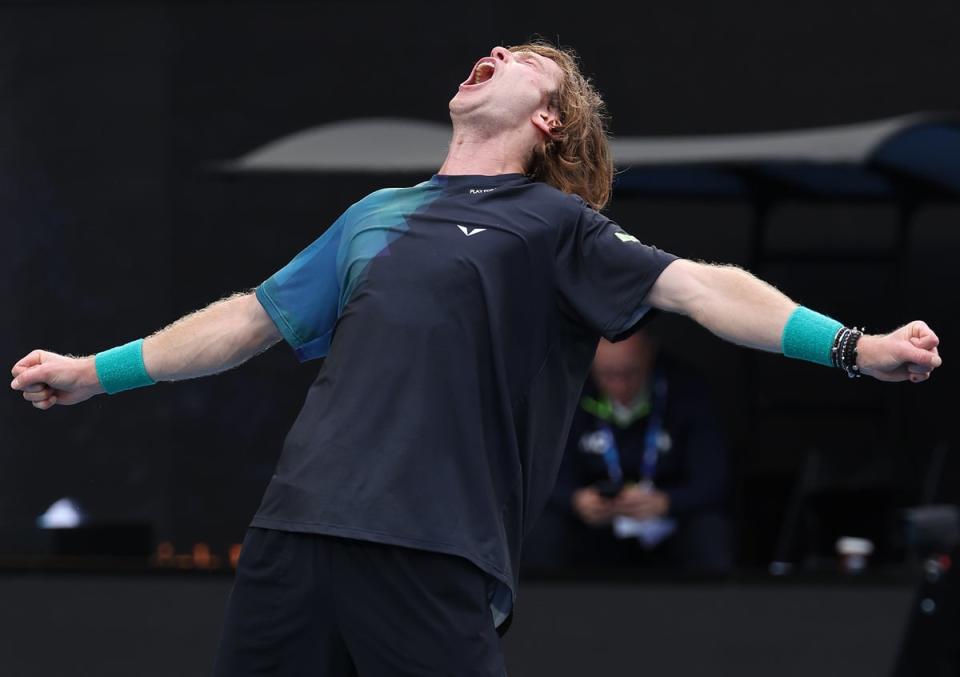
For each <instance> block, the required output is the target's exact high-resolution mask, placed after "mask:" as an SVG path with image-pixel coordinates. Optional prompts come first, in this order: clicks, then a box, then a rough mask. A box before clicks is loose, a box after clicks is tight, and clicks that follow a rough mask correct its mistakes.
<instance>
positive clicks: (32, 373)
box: [10, 292, 281, 409]
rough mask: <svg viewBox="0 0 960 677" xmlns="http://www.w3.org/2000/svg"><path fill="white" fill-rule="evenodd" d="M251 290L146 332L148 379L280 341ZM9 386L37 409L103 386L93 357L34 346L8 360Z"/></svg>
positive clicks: (199, 368) (209, 367)
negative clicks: (13, 362) (11, 362)
mask: <svg viewBox="0 0 960 677" xmlns="http://www.w3.org/2000/svg"><path fill="white" fill-rule="evenodd" d="M280 339H281V335H280V332H279V331H278V330H277V328H276V325H274V323H273V321H272V320H271V319H270V316H269V315H267V313H266V311H265V310H264V309H263V307H262V306H261V305H260V302H259V301H258V300H257V298H256V295H255V294H254V293H253V292H249V293H244V294H235V295H233V296H231V297H229V298H226V299H222V300H220V301H217V302H215V303H213V304H211V305H209V306H207V307H206V308H203V309H202V310H198V311H196V312H194V313H191V314H189V315H186V316H185V317H182V318H180V319H179V320H177V321H176V322H174V323H173V324H171V325H169V326H168V327H165V328H164V329H162V330H160V331H158V332H156V333H155V334H152V335H151V336H149V337H147V338H146V339H145V340H144V342H143V364H144V367H145V368H146V371H147V374H149V376H150V378H152V379H153V380H154V381H181V380H184V379H188V378H197V377H200V376H208V375H210V374H216V373H218V372H221V371H226V370H227V369H231V368H233V367H236V366H238V365H240V364H242V363H243V362H246V361H247V360H248V359H250V358H251V357H253V356H254V355H257V354H259V353H261V352H263V351H265V350H267V349H268V348H270V347H271V346H273V345H274V344H275V343H277V342H278V341H280ZM12 374H13V376H14V379H13V382H12V383H11V384H10V386H11V388H13V389H14V390H20V391H22V392H23V397H24V399H26V400H27V401H29V402H32V403H33V405H34V406H35V407H37V408H38V409H49V408H50V407H52V406H53V405H54V404H77V403H78V402H82V401H84V400H86V399H88V398H90V397H92V396H93V395H97V394H100V393H102V392H104V388H103V386H102V385H101V384H100V381H99V379H98V377H97V372H96V367H95V363H94V358H93V357H92V356H90V357H68V356H63V355H58V354H56V353H51V352H47V351H43V350H34V351H32V352H31V353H30V354H28V355H27V356H26V357H24V358H23V359H21V360H20V361H19V362H17V364H16V365H14V367H13V370H12Z"/></svg>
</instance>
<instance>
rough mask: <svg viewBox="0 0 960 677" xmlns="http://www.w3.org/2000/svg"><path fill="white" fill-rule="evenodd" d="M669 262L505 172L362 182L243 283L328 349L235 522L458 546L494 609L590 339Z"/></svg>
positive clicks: (604, 331) (511, 580)
mask: <svg viewBox="0 0 960 677" xmlns="http://www.w3.org/2000/svg"><path fill="white" fill-rule="evenodd" d="M674 258H675V257H673V256H672V255H670V254H666V253H664V252H662V251H660V250H658V249H655V248H652V247H649V246H646V245H644V244H641V243H640V242H639V241H638V240H637V239H636V238H635V237H633V236H632V235H629V234H627V233H626V232H624V231H623V230H622V229H621V228H619V227H618V226H617V225H616V224H614V223H613V222H612V221H610V220H609V219H607V218H606V217H604V216H603V215H601V214H599V213H598V212H596V211H595V210H593V209H592V208H590V207H589V206H588V205H587V204H586V203H585V202H584V201H583V200H582V199H580V198H579V197H576V196H571V195H567V194H565V193H563V192H561V191H559V190H556V189H555V188H552V187H550V186H548V185H546V184H543V183H539V182H535V181H531V180H530V179H528V178H526V177H525V176H523V175H520V174H503V175H498V176H444V175H436V176H434V177H433V178H431V179H430V180H429V181H426V182H424V183H421V184H419V185H416V186H413V187H411V188H392V189H386V190H381V191H377V192H375V193H373V194H371V195H369V196H367V197H366V198H364V199H362V200H360V201H359V202H357V203H356V204H354V205H353V206H351V207H350V208H349V209H348V210H347V211H346V212H345V213H344V214H343V215H342V216H341V217H340V218H339V219H338V220H337V221H336V222H335V223H334V224H333V225H332V226H331V227H330V228H329V229H328V230H327V231H326V232H325V233H324V234H323V235H322V236H321V237H320V238H319V239H318V240H316V241H315V242H314V243H313V244H311V245H310V246H308V247H307V248H306V249H305V250H303V251H302V252H301V253H300V254H299V255H297V257H296V258H294V259H293V260H292V261H291V262H290V263H289V264H288V265H287V266H285V267H284V268H283V269H281V270H280V271H278V272H277V273H276V274H274V275H273V276H272V277H270V278H269V279H268V280H266V281H265V282H264V283H263V284H262V285H260V286H259V287H258V288H257V290H256V293H257V298H258V299H259V300H260V303H261V304H262V305H263V307H264V308H265V309H266V311H267V312H268V313H269V314H270V317H271V318H272V319H273V321H274V322H275V323H276V325H277V327H278V329H279V330H280V332H281V333H282V334H283V337H284V338H285V339H286V341H287V342H288V343H289V344H290V345H291V346H292V347H293V349H294V350H295V352H296V355H297V357H298V358H299V359H300V360H301V361H306V360H310V359H314V358H319V357H324V356H326V360H325V361H324V363H323V365H322V367H321V369H320V373H319V375H318V376H317V379H316V381H315V382H314V383H313V385H312V386H311V387H310V390H309V392H308V393H307V397H306V401H305V403H304V405H303V409H302V410H301V412H300V414H299V416H298V418H297V420H296V422H295V423H294V425H293V428H292V429H291V430H290V433H289V435H288V436H287V439H286V442H285V444H284V448H283V453H282V455H281V458H280V461H279V463H278V466H277V469H276V474H274V476H273V478H272V480H271V482H270V484H269V486H268V488H267V491H266V495H265V496H264V499H263V502H262V504H261V506H260V509H259V510H258V512H257V514H256V516H255V517H254V519H253V522H252V524H253V526H258V527H267V528H273V529H283V530H288V531H305V532H312V533H321V534H330V535H335V536H342V537H347V538H357V539H363V540H369V541H376V542H381V543H389V544H394V545H400V546H408V547H414V548H421V549H426V550H431V551H436V552H443V553H449V554H452V555H459V556H462V557H465V558H467V559H469V560H470V561H471V562H473V563H474V564H475V565H476V566H478V567H479V568H480V569H482V570H483V571H485V572H487V573H488V574H489V575H490V576H492V577H493V579H494V580H495V581H497V582H499V584H495V585H493V586H492V589H491V605H492V607H493V609H494V619H495V621H496V622H497V623H498V624H499V623H500V621H501V620H502V619H503V618H504V617H505V615H506V614H508V613H509V610H510V608H511V607H512V600H513V595H514V593H515V591H516V581H517V574H518V571H517V566H518V563H519V561H520V544H521V540H522V538H523V535H524V533H525V532H526V531H528V530H529V529H530V527H531V526H532V525H533V522H534V521H535V519H536V517H537V515H539V513H540V511H541V509H542V508H543V506H544V505H545V503H546V502H547V499H548V498H549V496H550V492H551V489H552V487H553V483H554V481H555V479H556V475H557V469H558V467H559V464H560V460H561V458H562V455H563V448H564V442H565V439H566V433H567V430H568V428H569V425H570V421H571V417H572V415H573V412H574V409H575V407H576V405H577V402H578V397H579V394H580V389H581V387H582V386H583V382H584V379H585V378H586V375H587V371H588V368H589V366H590V363H591V361H592V359H593V354H594V351H595V349H596V344H597V340H598V337H599V336H601V335H602V336H605V337H607V338H611V339H616V338H618V337H622V336H624V335H626V334H629V333H630V332H631V330H632V329H634V328H635V327H636V326H637V324H638V323H639V322H640V321H641V318H643V316H644V315H645V314H646V313H647V311H648V310H649V308H648V307H647V306H646V305H644V299H645V297H646V295H647V293H648V292H649V290H650V288H651V286H652V285H653V283H654V281H655V280H656V279H657V277H658V276H659V275H660V273H661V272H662V271H663V269H664V268H665V267H666V266H667V265H668V264H669V263H670V262H672V261H673V260H674Z"/></svg>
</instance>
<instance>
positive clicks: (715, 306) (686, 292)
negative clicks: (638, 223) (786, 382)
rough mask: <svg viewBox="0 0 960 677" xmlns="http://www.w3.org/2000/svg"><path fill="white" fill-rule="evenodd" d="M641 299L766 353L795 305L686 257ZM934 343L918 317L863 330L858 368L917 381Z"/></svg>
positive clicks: (756, 282) (754, 281) (775, 348)
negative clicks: (887, 328)
mask: <svg viewBox="0 0 960 677" xmlns="http://www.w3.org/2000/svg"><path fill="white" fill-rule="evenodd" d="M646 303H647V304H649V305H650V306H653V307H655V308H659V309H661V310H666V311H669V312H675V313H680V314H683V315H687V316H689V317H690V318H691V319H692V320H694V321H695V322H697V323H698V324H700V325H702V326H703V327H705V328H706V329H708V330H710V331H711V332H713V333H714V334H716V335H717V336H719V337H721V338H723V339H725V340H727V341H731V342H732V343H737V344H739V345H743V346H747V347H750V348H756V349H758V350H766V351H769V352H783V341H784V328H785V327H786V326H787V322H788V320H790V319H791V317H792V316H793V315H794V313H795V312H796V311H797V309H798V307H799V306H798V304H797V303H796V302H794V301H793V300H791V299H790V298H789V297H787V296H786V295H784V294H783V293H782V292H780V291H779V290H777V289H776V288H775V287H773V286H772V285H770V284H768V283H766V282H764V281H763V280H761V279H759V278H757V277H755V276H753V275H751V274H750V273H748V272H747V271H745V270H742V269H740V268H737V267H735V266H725V265H711V264H706V263H697V262H694V261H689V260H686V259H678V260H676V261H674V262H673V263H671V264H670V265H668V266H667V267H666V269H664V271H663V272H662V273H661V274H660V276H659V277H658V278H657V281H656V282H655V283H654V285H653V287H652V289H651V290H650V293H649V294H648V296H647V299H646ZM938 344H939V339H938V338H937V335H936V334H935V333H934V332H933V331H932V330H931V329H930V328H929V327H928V326H927V325H926V324H925V323H924V322H921V321H914V322H910V323H909V324H907V325H905V326H903V327H900V328H899V329H897V330H895V331H892V332H890V333H889V334H885V335H866V334H865V335H864V336H863V337H861V338H860V340H859V342H858V344H857V360H856V362H857V366H858V367H859V368H860V371H861V372H862V373H864V374H867V375H868V376H873V377H874V378H877V379H880V380H882V381H905V380H908V379H909V380H910V381H913V382H914V383H918V382H920V381H925V380H926V379H928V378H929V377H930V373H931V372H932V371H933V370H934V369H936V368H937V367H939V366H940V365H941V364H942V361H941V359H940V355H939V353H938V351H937V345H938ZM828 349H829V348H828Z"/></svg>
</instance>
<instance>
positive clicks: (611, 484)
mask: <svg viewBox="0 0 960 677" xmlns="http://www.w3.org/2000/svg"><path fill="white" fill-rule="evenodd" d="M593 487H594V489H596V490H597V493H598V494H600V495H601V496H603V497H604V498H616V497H617V495H618V494H619V493H620V492H621V491H623V482H617V481H614V480H604V481H602V482H597V483H596V484H594V485H593Z"/></svg>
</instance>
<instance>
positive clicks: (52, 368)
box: [10, 350, 104, 410]
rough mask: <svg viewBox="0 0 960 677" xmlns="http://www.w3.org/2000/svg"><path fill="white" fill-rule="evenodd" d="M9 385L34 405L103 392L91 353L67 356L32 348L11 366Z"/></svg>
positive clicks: (69, 401) (70, 400) (70, 401)
mask: <svg viewBox="0 0 960 677" xmlns="http://www.w3.org/2000/svg"><path fill="white" fill-rule="evenodd" d="M10 373H11V374H13V381H12V382H11V383H10V387H11V388H13V389H14V390H19V391H21V392H22V393H23V399H25V400H27V401H28V402H32V403H33V406H35V407H36V408H37V409H43V410H46V409H49V408H50V407H52V406H53V405H55V404H77V403H79V402H83V401H84V400H87V399H90V398H91V397H93V396H94V395H98V394H100V393H102V392H104V390H103V386H101V385H100V381H99V380H98V379H97V370H96V366H95V365H94V361H93V358H92V357H69V356H65V355H58V354H56V353H51V352H48V351H46V350H34V351H32V352H31V353H30V354H29V355H27V356H26V357H24V358H23V359H21V360H20V361H19V362H17V363H16V364H15V365H13V369H11V370H10Z"/></svg>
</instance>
